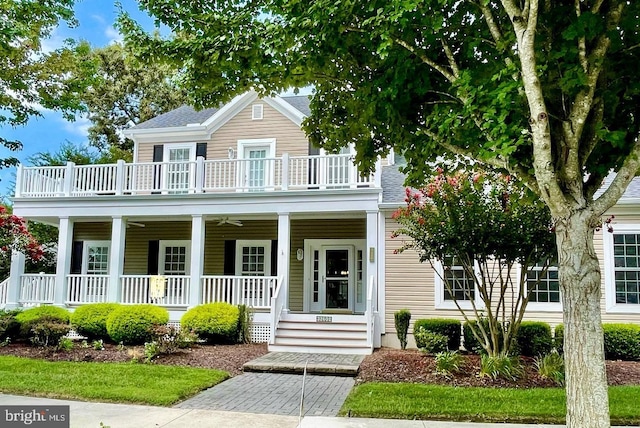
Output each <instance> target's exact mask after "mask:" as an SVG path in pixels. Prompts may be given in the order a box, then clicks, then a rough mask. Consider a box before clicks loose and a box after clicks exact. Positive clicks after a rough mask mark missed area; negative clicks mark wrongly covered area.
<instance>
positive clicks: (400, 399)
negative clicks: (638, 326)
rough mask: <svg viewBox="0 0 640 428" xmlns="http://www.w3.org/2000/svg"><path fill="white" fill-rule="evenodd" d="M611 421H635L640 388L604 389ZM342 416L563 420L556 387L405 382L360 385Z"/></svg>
mask: <svg viewBox="0 0 640 428" xmlns="http://www.w3.org/2000/svg"><path fill="white" fill-rule="evenodd" d="M609 402H610V406H611V421H612V423H614V424H617V425H632V424H633V425H637V424H638V423H640V406H638V403H640V387H639V386H615V387H611V388H609ZM340 414H341V415H347V414H350V415H351V416H352V417H374V418H392V419H442V420H453V421H486V422H491V421H498V422H523V423H551V424H562V423H564V418H565V396H564V390H563V389H561V388H530V389H514V388H478V387H463V388H461V387H452V386H442V385H424V384H409V383H376V382H371V383H365V384H362V385H359V386H357V387H355V388H354V389H353V390H352V391H351V394H349V396H348V397H347V400H346V401H345V403H344V405H343V406H342V410H341V411H340Z"/></svg>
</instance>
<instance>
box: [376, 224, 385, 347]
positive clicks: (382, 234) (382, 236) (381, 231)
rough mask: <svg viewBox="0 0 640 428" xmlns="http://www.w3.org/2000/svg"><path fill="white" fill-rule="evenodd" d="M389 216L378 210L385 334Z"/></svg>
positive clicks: (380, 309) (380, 297)
mask: <svg viewBox="0 0 640 428" xmlns="http://www.w3.org/2000/svg"><path fill="white" fill-rule="evenodd" d="M386 221H387V218H386V217H385V215H384V213H383V212H378V314H379V315H378V316H379V319H380V332H381V333H382V334H385V333H386V331H387V329H386V319H387V317H386V313H387V305H386V302H387V300H386V299H387V286H386V284H387V281H386V280H387V270H386V265H387V226H386Z"/></svg>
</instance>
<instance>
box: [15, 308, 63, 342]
mask: <svg viewBox="0 0 640 428" xmlns="http://www.w3.org/2000/svg"><path fill="white" fill-rule="evenodd" d="M16 321H18V323H19V324H20V336H21V337H22V338H25V339H30V338H31V337H32V331H31V329H32V328H33V326H34V325H35V324H37V323H39V322H40V321H46V322H53V321H55V322H58V323H60V324H69V311H67V310H66V309H63V308H60V307H58V306H50V305H48V306H38V307H35V308H31V309H27V310H26V311H22V312H20V313H19V314H17V315H16ZM65 334H66V333H65Z"/></svg>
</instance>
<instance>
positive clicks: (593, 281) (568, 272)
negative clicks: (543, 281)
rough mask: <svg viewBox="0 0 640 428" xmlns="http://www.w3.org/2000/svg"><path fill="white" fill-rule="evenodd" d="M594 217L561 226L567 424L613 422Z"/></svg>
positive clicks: (595, 426) (578, 216)
mask: <svg viewBox="0 0 640 428" xmlns="http://www.w3.org/2000/svg"><path fill="white" fill-rule="evenodd" d="M595 220H596V219H594V217H593V215H592V214H588V213H587V212H585V211H579V212H574V213H573V214H572V215H571V216H570V217H568V218H565V219H559V221H558V223H557V226H556V236H557V243H558V263H559V265H558V266H559V276H560V287H561V290H562V304H563V316H564V358H565V366H566V394H567V428H585V427H589V428H605V427H609V426H610V420H609V399H608V394H607V374H606V368H605V360H604V336H603V331H602V320H601V313H600V299H601V286H600V280H601V275H600V267H599V264H598V258H597V256H596V254H595V251H594V248H593V235H594V223H595Z"/></svg>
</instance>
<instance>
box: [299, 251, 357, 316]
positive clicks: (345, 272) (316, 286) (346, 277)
mask: <svg viewBox="0 0 640 428" xmlns="http://www.w3.org/2000/svg"><path fill="white" fill-rule="evenodd" d="M313 257H314V259H315V260H313V261H312V263H313V272H312V278H313V279H312V284H311V286H312V287H311V290H310V291H311V299H310V310H311V312H322V311H329V312H330V311H332V310H335V311H353V293H354V278H355V272H354V268H355V262H354V247H353V246H350V245H346V246H338V245H326V246H325V245H323V246H321V247H320V248H317V249H314V250H313Z"/></svg>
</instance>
